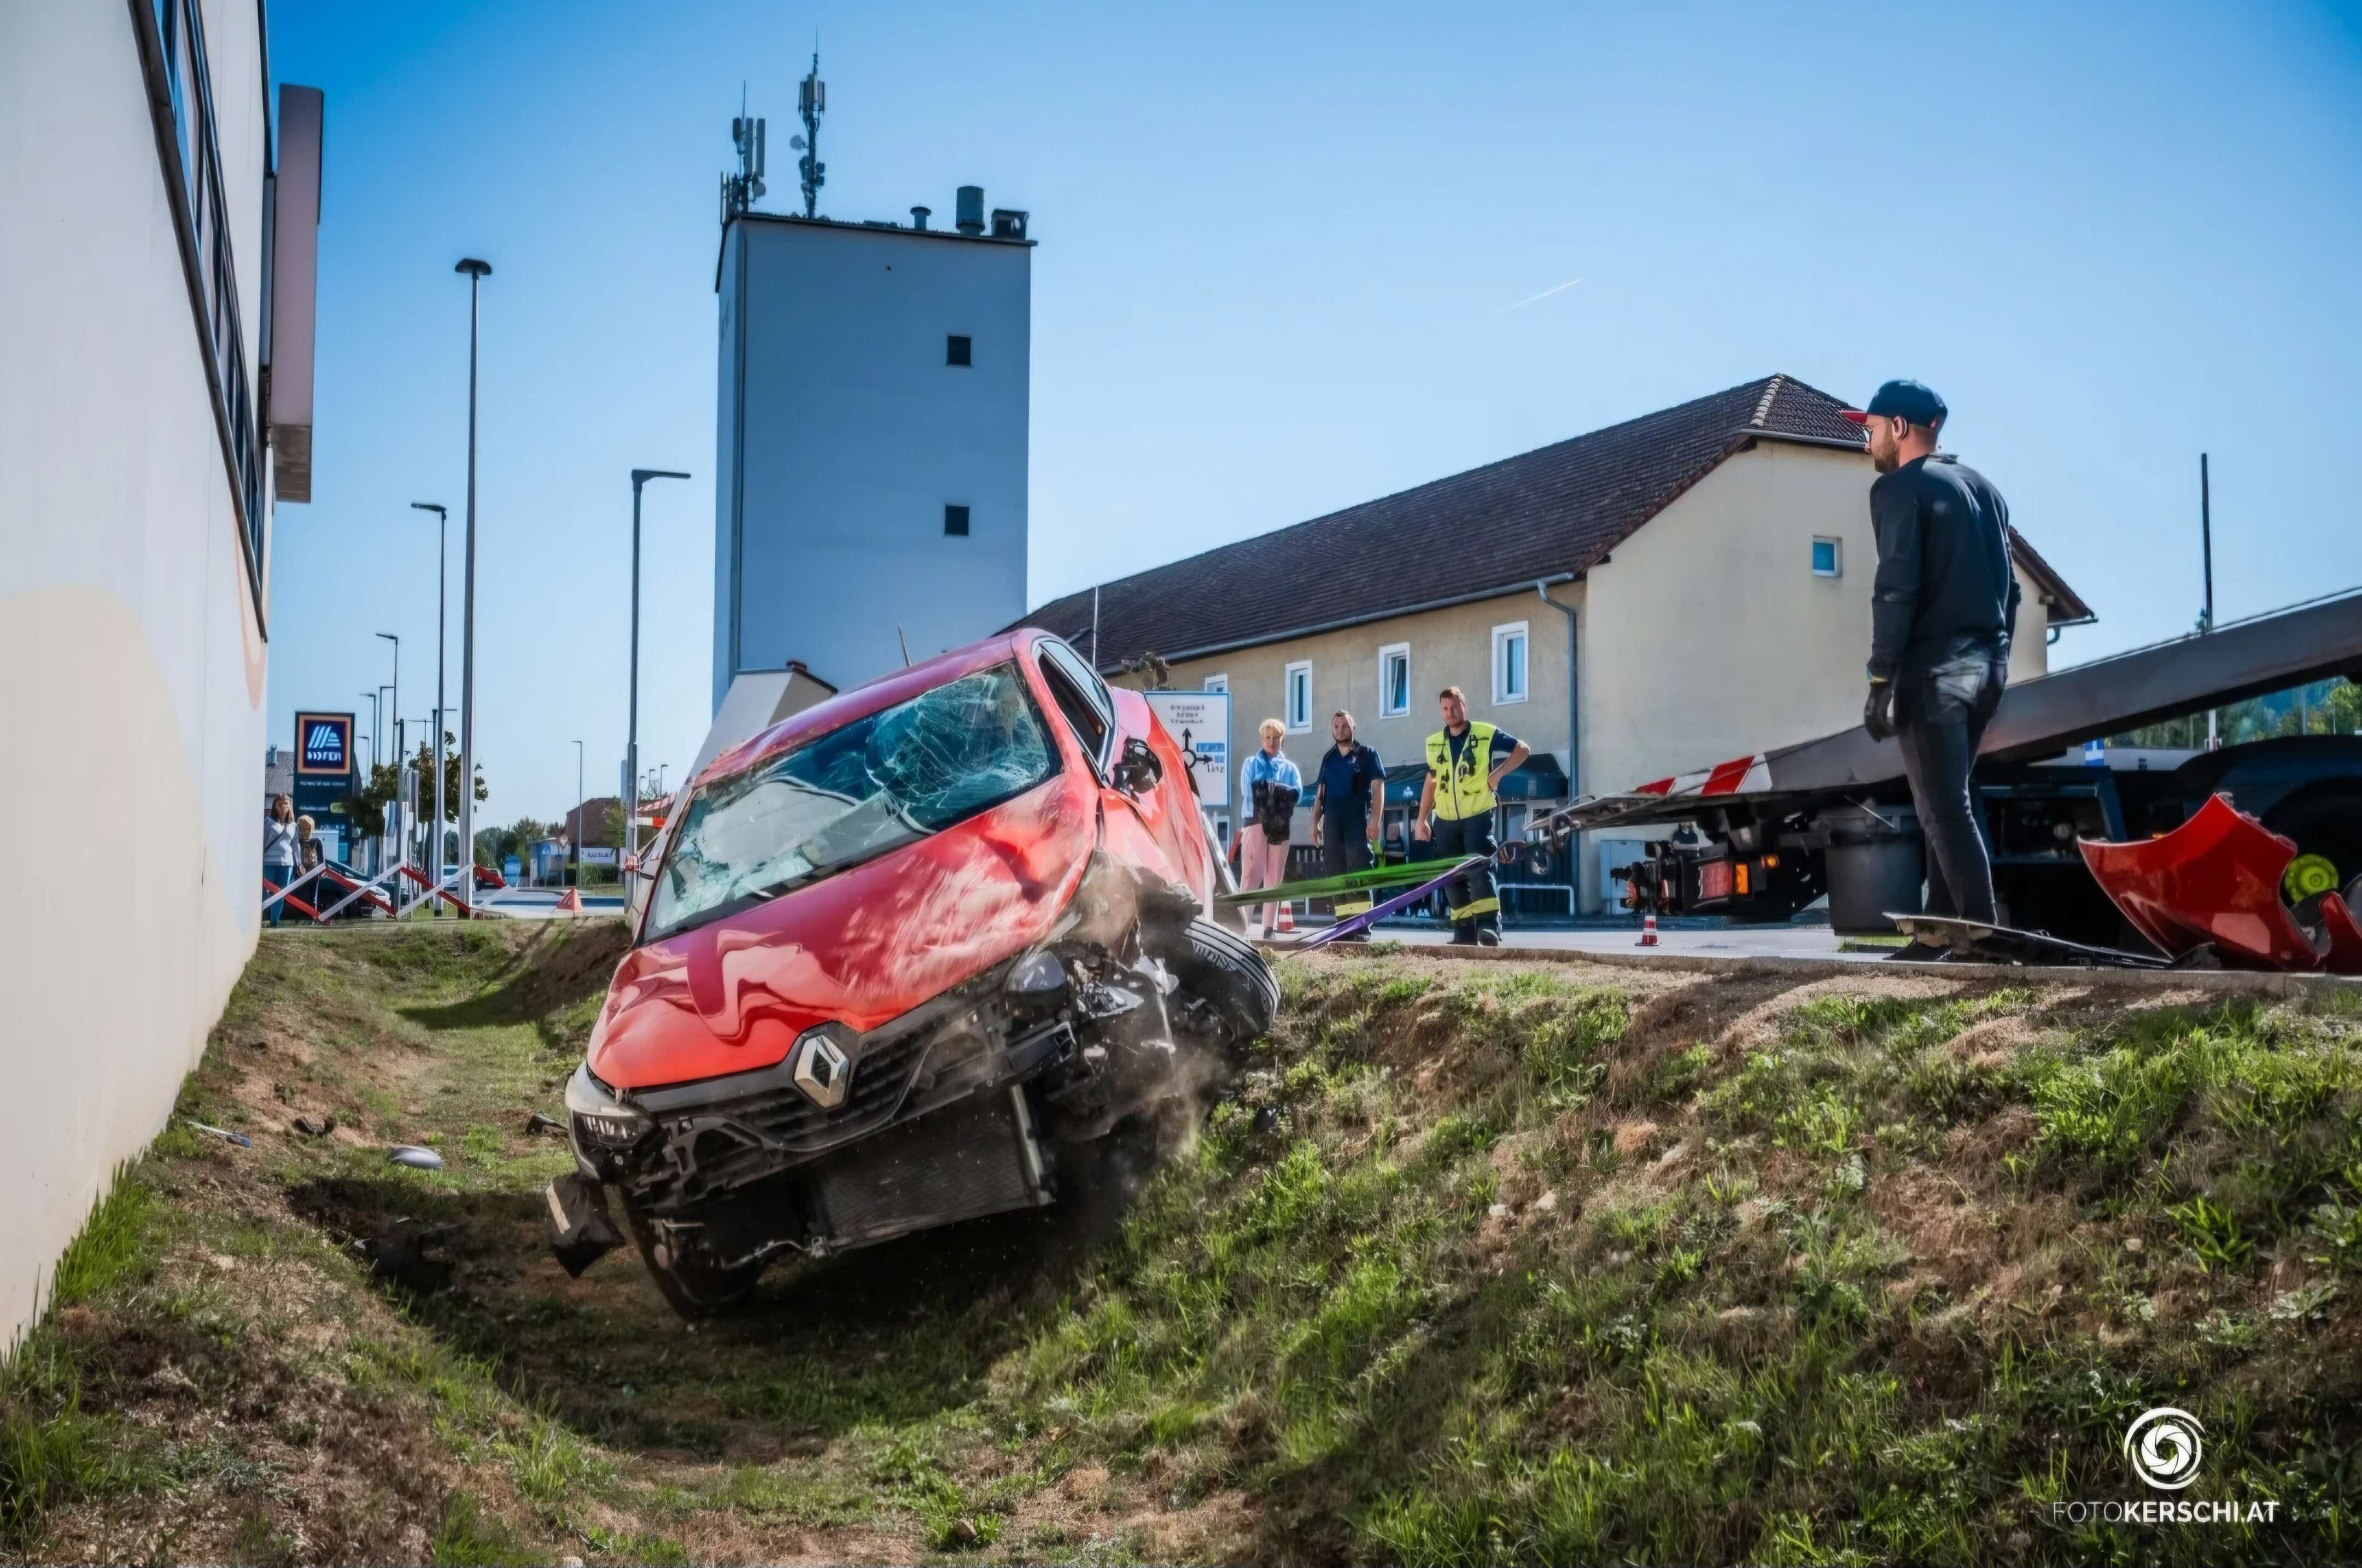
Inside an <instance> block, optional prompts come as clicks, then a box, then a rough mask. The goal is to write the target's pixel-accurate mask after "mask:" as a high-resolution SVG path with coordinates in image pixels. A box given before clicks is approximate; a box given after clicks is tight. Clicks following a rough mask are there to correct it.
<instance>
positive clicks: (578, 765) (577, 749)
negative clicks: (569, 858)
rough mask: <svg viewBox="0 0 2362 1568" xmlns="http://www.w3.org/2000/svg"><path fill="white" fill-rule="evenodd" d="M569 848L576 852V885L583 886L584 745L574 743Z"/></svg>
mask: <svg viewBox="0 0 2362 1568" xmlns="http://www.w3.org/2000/svg"><path fill="white" fill-rule="evenodd" d="M566 837H567V841H568V847H569V848H571V849H572V850H573V851H574V885H575V886H576V887H578V888H579V887H580V886H582V743H581V742H580V741H576V742H575V743H574V825H573V826H572V827H570V828H569V829H568V830H567V834H566Z"/></svg>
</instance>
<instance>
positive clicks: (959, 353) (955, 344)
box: [944, 334, 976, 365]
mask: <svg viewBox="0 0 2362 1568" xmlns="http://www.w3.org/2000/svg"><path fill="white" fill-rule="evenodd" d="M971 348H973V344H972V343H971V341H970V340H969V339H968V338H966V337H959V336H958V335H957V334H954V335H953V336H951V337H946V338H944V364H946V365H973V364H975V363H976V360H975V359H974V358H973V357H972V356H971V352H970V350H971Z"/></svg>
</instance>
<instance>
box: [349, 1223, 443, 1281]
mask: <svg viewBox="0 0 2362 1568" xmlns="http://www.w3.org/2000/svg"><path fill="white" fill-rule="evenodd" d="M458 1233H459V1227H458V1226H457V1225H429V1224H425V1223H423V1222H421V1221H419V1220H413V1219H410V1218H407V1217H404V1218H403V1219H400V1220H395V1221H394V1222H393V1223H392V1225H390V1226H388V1227H387V1228H386V1229H385V1230H383V1231H380V1232H378V1233H377V1234H376V1235H374V1236H364V1237H363V1238H361V1239H360V1240H359V1241H358V1242H354V1243H353V1250H354V1251H355V1252H357V1253H359V1254H360V1255H361V1256H362V1257H364V1258H366V1259H368V1260H369V1265H370V1270H371V1271H372V1272H373V1273H375V1274H376V1275H378V1276H379V1277H380V1278H381V1279H384V1280H386V1281H388V1282H390V1283H392V1284H394V1285H398V1286H401V1287H402V1288H403V1289H404V1290H406V1291H408V1292H410V1294H412V1295H413V1296H432V1295H434V1294H435V1293H436V1291H438V1290H447V1289H449V1288H450V1286H451V1273H452V1270H453V1269H455V1268H457V1267H458V1263H457V1261H456V1260H455V1259H454V1258H452V1256H451V1255H450V1251H449V1249H450V1243H451V1241H452V1239H453V1238H454V1237H456V1236H457V1235H458Z"/></svg>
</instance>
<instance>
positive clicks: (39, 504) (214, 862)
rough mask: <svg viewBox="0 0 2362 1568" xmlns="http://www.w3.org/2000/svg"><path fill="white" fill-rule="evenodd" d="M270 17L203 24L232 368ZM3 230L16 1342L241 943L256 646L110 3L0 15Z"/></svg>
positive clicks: (5, 1161)
mask: <svg viewBox="0 0 2362 1568" xmlns="http://www.w3.org/2000/svg"><path fill="white" fill-rule="evenodd" d="M259 21H260V15H259V8H258V7H256V6H252V5H248V4H239V3H237V0H209V3H208V4H207V5H206V6H205V22H206V27H207V39H206V42H207V47H208V52H209V54H210V58H211V67H212V72H213V84H214V95H215V115H216V123H217V126H218V129H219V134H220V136H221V138H222V152H223V171H222V172H223V175H224V179H225V182H226V194H227V197H228V201H229V207H230V212H231V215H232V222H233V224H234V226H235V229H236V238H235V241H234V243H235V246H236V251H237V271H238V283H239V295H240V315H241V317H242V324H243V326H244V327H245V329H246V335H247V352H248V367H249V369H252V368H254V367H256V366H257V364H258V359H259V354H258V344H257V341H256V336H255V335H256V331H257V329H258V327H259V321H260V315H261V307H260V303H259V287H260V282H261V182H262V170H263V135H264V126H265V123H266V121H265V116H264V112H263V105H262V99H261V92H262V83H261V74H260V73H261V68H262V67H261V61H262V50H261V40H260V39H259V36H258V32H257V28H258V27H259ZM0 214H6V220H5V221H6V233H7V238H6V243H5V244H0V473H5V474H6V475H7V482H6V485H5V486H0V669H6V671H7V672H8V679H6V681H5V682H0V734H5V735H6V737H7V739H8V748H7V749H8V755H9V756H11V757H12V758H15V759H17V764H16V765H13V766H9V767H0V822H6V823H9V824H11V833H10V835H9V851H8V867H9V879H10V883H11V888H12V892H11V896H10V897H9V898H7V899H6V900H0V995H5V996H6V998H7V1002H6V1008H5V1009H0V1013H5V1021H0V1061H5V1063H6V1071H7V1075H8V1078H9V1090H10V1092H9V1093H8V1095H7V1096H6V1097H5V1099H0V1190H6V1192H7V1193H8V1195H9V1201H8V1202H7V1203H6V1205H5V1206H0V1331H5V1332H6V1333H8V1334H13V1333H14V1332H16V1331H19V1330H21V1329H22V1328H23V1327H24V1326H25V1325H26V1324H27V1323H28V1322H29V1321H31V1320H32V1319H33V1318H34V1317H35V1316H36V1315H37V1314H38V1312H39V1309H40V1307H41V1305H42V1304H43V1301H44V1299H45V1297H46V1295H47V1291H48V1287H49V1280H50V1270H51V1267H52V1265H53V1264H54V1261H55V1259H56V1257H57V1255H58V1253H59V1252H60V1251H61V1249H62V1248H63V1246H64V1245H65V1243H66V1242H67V1241H68V1240H69V1239H71V1237H72V1235H73V1233H74V1232H75V1231H76V1230H77V1229H78V1228H79V1227H80V1225H81V1223H82V1220H83V1217H84V1216H85V1215H86V1214H87V1212H88V1211H89V1209H90V1207H91V1205H92V1203H93V1202H94V1200H95V1199H96V1198H98V1196H99V1195H100V1194H101V1193H102V1192H103V1191H104V1190H105V1187H106V1186H107V1184H108V1181H109V1179H110V1176H111V1173H112V1172H114V1171H115V1170H116V1167H117V1166H119V1165H121V1163H122V1162H124V1161H126V1160H127V1159H129V1158H130V1157H131V1156H133V1155H134V1154H137V1153H138V1151H139V1150H140V1149H141V1148H142V1147H143V1146H144V1145H145V1144H146V1143H147V1142H148V1140H149V1138H150V1137H152V1136H153V1135H154V1133H155V1132H157V1131H158V1129H159V1128H160V1127H161V1125H162V1124H163V1121H164V1119H165V1117H166V1116H167V1114H168V1113H169V1112H170V1110H171V1105H172V1102H173V1099H174V1097H175V1095H176V1094H177V1093H178V1091H179V1088H180V1083H181V1079H182V1076H183V1075H184V1074H185V1073H186V1072H187V1071H188V1070H189V1068H191V1067H192V1066H194V1065H195V1063H196V1061H197V1059H198V1057H199V1056H200V1055H201V1054H202V1053H203V1051H204V1043H205V1037H206V1034H207V1032H208V1031H209V1030H210V1028H211V1027H212V1025H213V1022H214V1021H215V1018H216V1017H217V1016H218V1015H219V1012H220V1010H221V1006H222V1002H223V1000H224V999H226V996H227V994H228V992H229V989H230V987H231V985H232V984H233V983H234V982H235V981H236V979H237V975H238V972H239V970H240V968H241V967H242V966H243V965H244V963H245V961H246V959H247V956H248V955H249V954H250V953H251V952H252V950H253V946H254V942H255V931H256V925H257V918H258V917H257V910H256V904H257V900H258V898H259V879H258V874H259V859H260V844H261V834H260V824H259V821H258V818H257V814H256V810H255V807H256V801H257V799H258V797H259V791H260V790H261V783H262V781H261V777H260V775H261V769H262V754H263V746H264V704H263V700H264V678H265V671H266V652H267V649H266V645H265V643H264V641H263V636H262V626H261V624H260V623H259V619H258V617H257V614H256V612H255V608H254V602H253V598H252V594H251V592H250V589H249V584H248V580H247V575H246V568H245V565H244V551H243V548H242V547H241V545H240V543H239V539H238V534H237V512H236V507H235V504H234V502H233V500H232V488H231V487H232V480H231V479H230V477H229V474H228V470H227V469H226V465H225V463H224V460H223V457H222V450H221V446H220V442H219V439H218V437H217V436H216V435H215V423H214V417H213V413H212V408H211V404H210V402H209V394H208V392H207V390H206V380H205V370H204V363H203V360H202V358H201V354H200V350H199V347H198V337H197V332H196V329H195V327H194V326H193V324H192V320H191V306H190V303H189V294H188V290H187V285H186V283H185V282H184V280H183V275H182V264H181V254H180V250H179V247H178V241H177V239H176V237H175V235H174V230H173V223H172V216H171V206H170V204H169V202H168V200H167V197H166V193H165V187H164V183H163V175H162V171H161V169H160V165H159V161H158V157H157V149H156V139H155V131H154V128H153V122H152V121H151V119H150V117H149V110H148V105H147V101H146V94H145V89H144V85H143V81H142V77H141V73H140V66H139V57H138V47H137V44H136V42H135V39H134V35H133V32H132V24H131V18H130V13H129V8H128V7H127V6H123V5H120V4H117V5H105V4H96V3H92V0H10V3H9V4H7V5H6V6H0ZM29 759H39V767H35V766H33V765H32V763H31V761H30V760H29ZM134 878H136V883H137V886H136V889H135V888H134V886H133V885H132V884H133V881H134Z"/></svg>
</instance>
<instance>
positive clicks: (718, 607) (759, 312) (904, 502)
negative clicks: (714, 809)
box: [713, 187, 1032, 712]
mask: <svg viewBox="0 0 2362 1568" xmlns="http://www.w3.org/2000/svg"><path fill="white" fill-rule="evenodd" d="M968 189H969V190H970V191H973V190H974V188H973V187H969V188H968ZM965 195H966V193H964V198H965ZM974 205H975V206H976V208H977V218H976V220H975V221H974V222H973V224H972V225H970V226H973V227H974V228H975V230H976V232H973V233H967V232H962V229H961V228H958V227H955V228H951V229H944V228H922V227H919V226H917V225H918V224H919V223H920V222H922V221H923V220H922V219H921V218H918V217H916V216H915V215H914V217H913V220H912V224H911V225H909V226H903V225H896V224H862V223H839V222H833V221H831V220H829V219H826V218H817V219H808V218H802V217H780V216H773V215H767V214H761V213H747V214H743V215H736V216H734V217H732V218H731V219H730V221H729V222H728V224H727V225H726V226H725V227H724V228H723V237H722V257H721V266H720V272H719V275H718V279H717V287H718V292H719V293H720V295H721V351H720V356H719V363H720V372H721V383H720V403H719V408H720V417H719V420H718V424H719V436H718V455H717V470H716V471H717V473H718V474H719V476H720V482H719V483H718V484H717V485H716V486H715V490H714V495H715V511H714V551H713V556H714V585H713V596H714V607H713V638H714V641H713V708H714V711H715V712H719V711H720V710H721V708H722V706H723V700H724V699H725V698H726V697H727V695H728V694H729V690H730V686H731V682H732V681H733V680H734V679H735V678H736V677H737V676H738V675H740V674H741V673H743V672H747V671H760V670H778V669H783V668H787V667H788V666H789V664H790V663H791V662H793V663H800V664H801V665H802V666H803V667H804V668H807V669H808V670H809V671H810V672H811V674H812V675H814V676H816V677H818V678H819V679H821V680H822V681H824V682H826V683H828V684H829V685H831V686H833V687H836V688H838V689H840V690H842V689H845V688H850V687H853V686H856V685H859V684H860V683H861V682H863V681H866V680H869V679H875V678H876V677H877V676H880V675H883V674H886V673H887V672H888V671H889V670H893V669H899V668H901V667H902V665H903V663H904V662H905V660H906V657H908V658H922V657H927V656H928V655H931V654H933V653H936V652H939V651H941V650H943V649H944V648H949V647H956V646H959V645H961V644H962V643H966V642H972V641H974V640H975V639H976V638H977V637H980V636H984V635H988V633H991V632H993V631H995V630H997V629H999V627H1000V626H1002V625H1005V624H1008V623H1009V622H1010V620H1012V619H1014V618H1016V617H1017V616H1018V615H1020V614H1021V613H1022V612H1023V610H1024V606H1025V535H1026V493H1027V490H1026V487H1027V461H1028V449H1027V440H1028V398H1029V395H1030V394H1029V388H1030V385H1031V358H1032V241H1031V240H1029V239H1027V238H1026V237H1025V226H1026V218H1025V215H1024V214H1022V213H1017V212H1008V211H1000V212H995V213H994V214H993V215H992V224H991V226H990V228H989V229H987V228H986V226H985V225H984V224H983V222H982V218H981V207H982V193H981V192H977V193H975V200H974ZM964 216H965V214H964Z"/></svg>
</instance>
